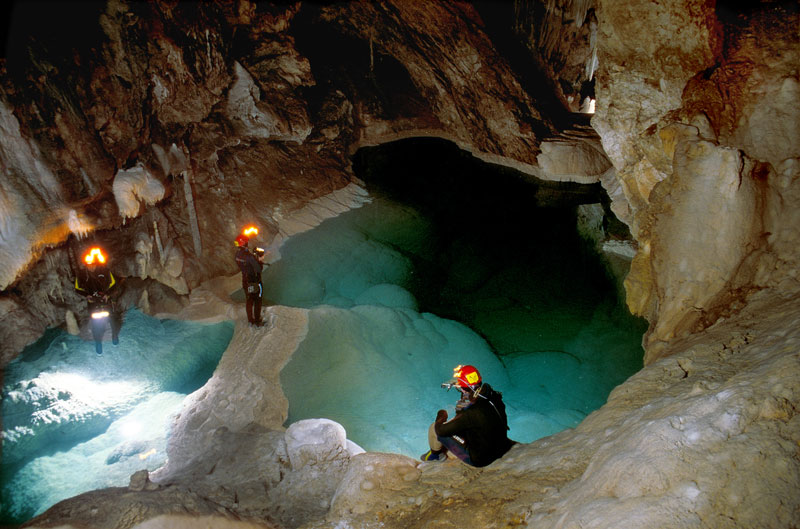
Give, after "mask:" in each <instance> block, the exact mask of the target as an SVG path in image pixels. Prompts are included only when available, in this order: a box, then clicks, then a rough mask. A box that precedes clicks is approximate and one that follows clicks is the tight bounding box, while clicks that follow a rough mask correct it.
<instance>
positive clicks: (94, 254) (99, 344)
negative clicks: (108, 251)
mask: <svg viewBox="0 0 800 529" xmlns="http://www.w3.org/2000/svg"><path fill="white" fill-rule="evenodd" d="M83 265H84V266H83V268H81V269H80V270H79V271H78V274H77V277H76V278H75V290H77V291H78V293H79V294H81V295H83V296H86V303H87V305H88V308H89V316H90V317H91V321H90V324H91V328H92V338H94V348H95V352H97V354H98V355H102V354H103V334H104V333H105V329H106V322H108V324H109V325H110V326H111V342H112V343H113V344H114V345H117V344H118V343H119V331H120V328H121V327H122V318H121V316H120V314H119V313H118V312H117V310H116V307H115V305H114V301H113V300H112V299H111V297H110V296H109V291H110V290H111V289H112V288H113V287H114V285H116V283H117V281H116V279H114V274H112V273H111V271H110V270H109V269H108V265H107V263H106V256H105V254H104V253H103V250H101V249H100V248H98V247H96V246H95V247H93V248H90V249H89V250H88V251H87V252H86V253H85V254H84V256H83Z"/></svg>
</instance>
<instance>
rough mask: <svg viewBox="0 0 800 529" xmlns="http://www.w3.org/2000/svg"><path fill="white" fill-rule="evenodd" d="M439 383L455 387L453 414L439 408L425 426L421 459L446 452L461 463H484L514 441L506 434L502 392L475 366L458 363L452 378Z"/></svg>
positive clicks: (443, 455)
mask: <svg viewBox="0 0 800 529" xmlns="http://www.w3.org/2000/svg"><path fill="white" fill-rule="evenodd" d="M442 387H444V388H447V389H450V388H451V387H453V388H456V389H458V391H459V392H460V393H461V398H460V399H459V401H458V402H457V403H456V414H455V417H453V418H452V419H450V420H449V421H448V420H447V411H445V410H439V411H438V412H437V414H436V421H435V422H434V423H433V424H431V427H430V428H429V429H428V443H429V444H430V450H428V451H427V452H425V453H424V454H422V456H421V457H420V459H422V460H423V461H441V460H444V459H447V454H448V452H449V453H450V454H453V455H454V456H455V457H457V458H458V459H460V460H462V461H464V462H465V463H467V464H469V465H472V466H476V467H484V466H486V465H488V464H489V463H491V462H492V461H494V460H496V459H498V458H499V457H502V456H503V454H505V453H506V452H508V450H509V448H511V446H512V445H513V444H514V441H512V440H510V439H509V438H508V436H507V435H506V432H508V418H507V417H506V406H505V404H503V396H502V395H501V394H500V392H498V391H495V390H494V389H492V387H491V386H490V385H489V384H487V383H485V382H483V380H482V379H481V375H480V373H479V372H478V370H477V369H475V367H473V366H470V365H466V366H458V367H456V368H455V369H454V370H453V379H452V380H451V381H450V382H446V383H444V384H442Z"/></svg>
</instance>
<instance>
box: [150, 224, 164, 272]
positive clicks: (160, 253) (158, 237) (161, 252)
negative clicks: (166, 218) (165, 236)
mask: <svg viewBox="0 0 800 529" xmlns="http://www.w3.org/2000/svg"><path fill="white" fill-rule="evenodd" d="M153 235H154V236H155V239H156V248H157V249H158V262H159V263H160V264H161V266H164V261H165V259H166V255H165V254H164V247H163V246H162V245H161V235H159V233H158V221H156V220H154V221H153Z"/></svg>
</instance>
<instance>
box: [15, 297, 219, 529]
mask: <svg viewBox="0 0 800 529" xmlns="http://www.w3.org/2000/svg"><path fill="white" fill-rule="evenodd" d="M232 336H233V324H232V323H231V322H224V323H219V324H215V325H202V324H197V323H191V322H182V321H171V320H164V321H160V320H157V319H155V318H151V317H150V316H147V315H145V314H143V313H141V312H139V311H137V310H130V311H128V312H127V313H126V314H125V321H124V324H123V327H122V331H121V333H120V344H119V345H116V346H114V345H111V343H105V344H104V354H103V356H97V354H96V353H95V349H94V343H93V342H87V341H84V340H83V339H81V338H80V337H76V336H71V335H69V334H67V333H65V332H63V331H60V330H50V331H48V332H47V333H46V334H45V335H44V336H43V337H42V338H41V339H40V340H39V341H38V342H37V343H35V344H33V345H31V346H30V347H28V348H27V349H26V350H25V351H24V352H23V354H22V355H21V356H19V357H18V358H17V359H15V360H14V361H13V362H11V363H10V364H9V365H8V366H6V369H5V375H4V380H3V403H2V415H3V444H2V448H3V460H2V465H1V466H0V478H1V480H2V487H1V488H0V499H1V500H2V501H1V502H0V504H1V505H2V507H0V524H12V523H21V522H24V521H26V520H28V519H29V518H31V517H33V516H35V515H37V514H40V513H41V512H43V511H44V510H46V509H47V508H48V507H50V506H51V505H53V504H55V503H57V502H58V501H60V500H63V499H65V498H68V497H71V496H75V495H77V494H80V493H82V492H86V491H89V490H94V489H100V488H105V487H114V486H117V487H119V486H127V485H128V482H129V479H130V476H131V474H133V473H134V472H136V471H137V470H142V469H147V470H154V469H156V468H158V467H160V466H161V465H163V463H164V462H165V461H166V454H165V449H166V439H167V435H168V428H169V426H170V423H171V421H170V419H171V417H172V416H173V415H174V414H175V413H176V412H177V411H178V410H179V409H180V406H181V403H182V402H183V399H184V397H185V396H186V395H187V394H189V393H191V392H192V391H194V390H195V389H197V388H199V387H200V386H202V385H203V384H204V383H205V382H206V380H208V378H209V377H210V376H211V374H212V373H213V371H214V369H215V368H216V366H217V364H218V363H219V359H220V358H221V356H222V353H223V352H224V350H225V348H226V347H227V345H228V343H229V342H230V339H231V337H232Z"/></svg>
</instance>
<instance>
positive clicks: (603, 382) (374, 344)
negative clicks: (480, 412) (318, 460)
mask: <svg viewBox="0 0 800 529" xmlns="http://www.w3.org/2000/svg"><path fill="white" fill-rule="evenodd" d="M523 216H524V217H525V219H526V220H525V221H523V222H520V219H519V218H518V217H515V218H514V222H515V224H514V225H508V224H506V222H507V221H508V220H509V218H504V216H499V217H497V218H495V219H486V218H480V216H479V215H475V214H474V210H473V211H472V212H471V213H469V212H468V213H467V214H465V215H462V214H454V213H453V212H448V214H447V215H445V216H442V215H438V214H436V213H433V214H431V213H429V210H428V209H426V208H423V207H414V206H410V205H408V204H403V203H400V202H397V201H395V200H393V199H391V198H388V197H386V196H379V195H376V196H375V199H374V201H373V202H372V203H371V204H368V205H365V206H363V207H362V208H360V209H357V210H352V211H349V212H347V213H345V214H343V215H340V216H339V217H336V218H334V219H330V220H327V221H325V222H324V223H323V224H322V225H320V226H319V227H318V228H316V229H314V230H313V231H310V232H307V233H304V234H302V235H298V236H295V237H294V238H292V239H291V240H289V241H287V242H286V243H285V244H284V246H283V247H282V249H281V254H282V259H281V261H279V262H278V263H276V264H275V265H273V266H272V267H270V268H269V269H268V270H267V271H266V272H265V274H264V285H265V293H266V294H265V296H266V297H267V298H268V299H270V300H271V302H273V303H278V304H282V305H290V306H297V307H305V308H309V309H311V315H310V325H309V333H308V337H307V339H306V340H305V341H304V342H303V344H302V345H301V347H300V349H299V350H298V351H297V352H296V353H295V354H294V355H293V356H292V359H291V360H290V362H289V363H288V364H287V366H286V367H285V368H284V369H283V371H282V372H281V382H282V386H283V388H284V392H285V393H286V395H287V397H288V398H289V419H288V421H287V424H290V423H292V422H295V421H297V420H301V419H307V418H314V417H327V418H330V419H333V420H336V421H337V422H340V423H341V424H342V425H343V426H344V427H345V429H346V430H347V432H348V437H349V438H350V439H352V440H353V441H354V442H356V443H357V444H359V445H361V446H362V447H363V448H365V449H367V450H370V451H388V452H399V453H403V454H406V455H409V456H412V457H416V456H418V455H419V454H421V453H422V452H424V451H425V450H427V441H426V439H427V436H426V432H427V428H428V426H429V424H430V422H431V421H432V420H433V418H434V417H435V415H436V411H437V410H438V409H440V408H443V409H448V410H449V411H450V413H451V414H452V413H453V405H454V403H455V401H456V395H455V392H451V393H449V394H448V392H446V391H445V390H444V389H441V388H440V385H441V383H442V382H444V381H446V380H448V379H449V378H450V377H451V374H452V370H453V368H454V367H455V366H456V365H458V364H473V365H475V366H476V367H478V369H479V371H480V372H481V373H482V375H483V377H484V380H485V381H487V382H489V383H490V384H492V386H493V387H494V388H495V389H497V390H499V391H501V392H502V393H503V395H504V400H505V402H506V404H507V406H508V414H509V420H510V427H511V431H510V437H511V438H513V439H515V440H517V441H522V442H530V441H533V440H535V439H538V438H540V437H543V436H547V435H550V434H552V433H555V432H558V431H560V430H563V429H565V428H569V427H574V426H576V425H577V424H578V423H579V422H580V421H581V420H582V419H583V418H584V417H585V416H586V415H588V414H589V413H590V412H592V411H593V410H595V409H597V408H598V407H600V406H601V405H602V404H604V403H605V401H606V399H607V397H608V394H609V392H610V391H611V390H612V389H613V388H614V387H615V386H617V385H619V384H620V383H621V382H623V381H624V380H625V379H626V378H627V377H629V376H630V375H631V374H633V373H635V372H636V371H638V370H639V369H641V367H642V348H641V337H642V334H643V332H644V330H645V329H646V323H645V322H644V321H643V320H640V319H638V318H633V317H631V316H630V314H629V313H628V312H627V309H626V308H625V307H624V305H623V304H621V303H620V302H619V300H617V299H616V289H615V287H614V284H613V282H612V281H611V279H610V278H608V277H606V275H605V273H604V272H603V267H602V265H601V263H600V262H599V260H598V258H597V256H596V255H594V254H593V253H592V252H591V251H589V250H587V245H586V244H585V243H584V242H583V241H582V240H581V239H580V238H579V237H578V235H577V231H576V229H575V220H574V219H575V212H574V210H570V209H555V210H552V209H547V210H541V211H529V210H528V211H526V212H525V213H524V215H523ZM509 227H511V228H513V231H511V230H509V229H508V228H509Z"/></svg>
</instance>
